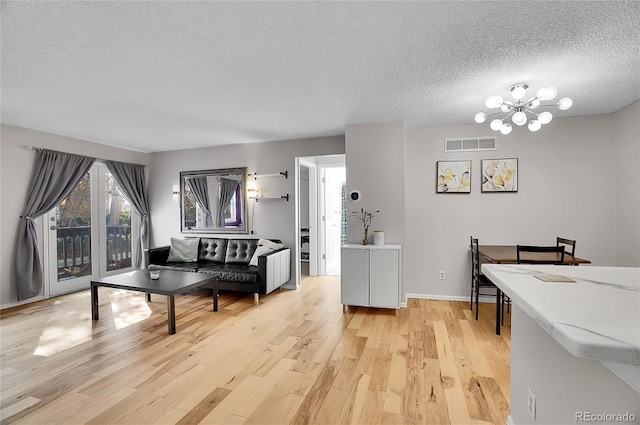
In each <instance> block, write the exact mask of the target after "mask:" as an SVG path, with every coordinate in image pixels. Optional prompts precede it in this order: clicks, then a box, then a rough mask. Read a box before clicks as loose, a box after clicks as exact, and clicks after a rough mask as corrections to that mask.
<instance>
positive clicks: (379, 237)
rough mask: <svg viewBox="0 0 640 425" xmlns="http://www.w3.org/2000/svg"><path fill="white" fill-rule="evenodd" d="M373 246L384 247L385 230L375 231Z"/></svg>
mask: <svg viewBox="0 0 640 425" xmlns="http://www.w3.org/2000/svg"><path fill="white" fill-rule="evenodd" d="M373 244H374V245H384V230H374V231H373Z"/></svg>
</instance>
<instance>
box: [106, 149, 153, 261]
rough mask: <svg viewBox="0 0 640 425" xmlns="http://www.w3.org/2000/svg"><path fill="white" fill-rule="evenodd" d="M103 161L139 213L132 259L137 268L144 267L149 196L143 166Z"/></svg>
mask: <svg viewBox="0 0 640 425" xmlns="http://www.w3.org/2000/svg"><path fill="white" fill-rule="evenodd" d="M105 163H106V164H107V168H108V169H109V171H111V174H112V175H113V178H114V179H115V180H116V183H118V186H119V187H120V190H122V193H123V194H124V196H125V197H126V198H127V199H128V200H129V202H131V205H132V206H133V208H135V209H136V211H137V212H138V214H140V236H139V238H138V240H139V243H138V248H139V249H137V250H136V251H135V258H134V259H133V260H134V264H135V266H136V267H137V268H139V269H141V268H144V267H145V264H144V252H145V251H144V250H145V248H146V247H148V246H149V198H148V197H147V185H146V180H145V177H144V166H142V165H139V164H127V163H125V162H115V161H105Z"/></svg>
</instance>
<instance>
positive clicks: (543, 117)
mask: <svg viewBox="0 0 640 425" xmlns="http://www.w3.org/2000/svg"><path fill="white" fill-rule="evenodd" d="M552 119H553V115H551V112H548V111H545V112H543V113H541V114H540V115H538V121H540V123H541V124H549V123H550V122H551V120H552Z"/></svg>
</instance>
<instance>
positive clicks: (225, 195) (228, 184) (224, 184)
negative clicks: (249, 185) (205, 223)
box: [216, 178, 240, 227]
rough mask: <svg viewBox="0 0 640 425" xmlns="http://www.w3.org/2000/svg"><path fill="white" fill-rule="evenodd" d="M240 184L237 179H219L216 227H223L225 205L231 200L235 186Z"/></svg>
mask: <svg viewBox="0 0 640 425" xmlns="http://www.w3.org/2000/svg"><path fill="white" fill-rule="evenodd" d="M239 184H240V182H239V181H237V180H229V179H223V178H221V179H220V199H219V202H218V218H217V221H218V222H217V223H216V225H217V226H218V227H224V212H225V210H226V209H227V205H229V202H231V198H233V195H234V194H235V193H236V188H237V187H238V185H239Z"/></svg>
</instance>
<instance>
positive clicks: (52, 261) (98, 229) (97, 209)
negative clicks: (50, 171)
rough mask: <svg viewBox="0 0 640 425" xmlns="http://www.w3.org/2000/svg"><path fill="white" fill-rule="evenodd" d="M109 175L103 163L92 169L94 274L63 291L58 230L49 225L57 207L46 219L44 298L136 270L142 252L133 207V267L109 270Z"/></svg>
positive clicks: (70, 284)
mask: <svg viewBox="0 0 640 425" xmlns="http://www.w3.org/2000/svg"><path fill="white" fill-rule="evenodd" d="M107 172H108V170H107V167H106V165H105V164H104V163H95V164H94V165H93V166H92V167H91V169H90V170H89V174H90V176H91V274H90V275H88V276H82V277H78V278H75V279H70V280H67V281H64V282H65V283H64V284H63V285H64V287H65V288H64V289H62V290H60V289H59V287H58V286H57V285H59V282H58V268H57V260H56V257H57V238H56V236H57V235H56V231H55V230H52V229H51V228H50V226H51V225H52V224H53V223H52V222H51V218H54V220H55V210H56V209H55V208H54V209H53V210H51V211H49V212H48V213H46V214H44V215H43V216H42V217H43V226H42V229H43V235H44V238H43V243H44V250H43V251H44V252H43V259H44V260H43V262H42V263H43V268H44V270H45V272H44V274H43V276H44V279H45V282H46V283H45V285H44V287H45V291H44V296H45V298H49V297H51V296H56V295H62V294H64V293H69V292H74V291H78V290H82V289H88V288H89V286H90V282H91V280H92V279H95V278H97V277H103V276H108V275H114V274H119V273H123V272H127V271H131V270H134V269H135V265H134V264H133V261H134V258H135V255H136V252H137V251H138V250H139V249H140V248H139V243H138V242H136V240H137V237H135V235H138V234H139V227H140V226H139V223H140V215H139V214H138V213H137V212H136V211H135V209H133V208H132V211H131V235H132V246H131V254H132V257H133V258H132V265H131V267H128V268H124V269H118V270H112V271H107V261H106V258H107V244H106V241H107V228H106V214H105V213H106V197H105V192H106V187H105V186H106V177H105V174H106V173H107Z"/></svg>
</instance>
